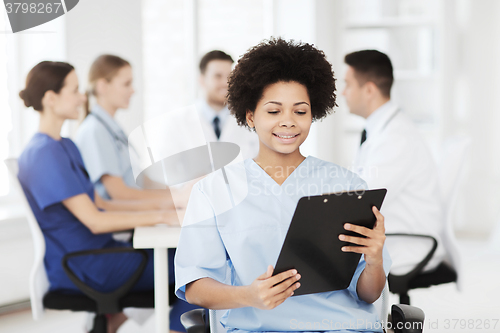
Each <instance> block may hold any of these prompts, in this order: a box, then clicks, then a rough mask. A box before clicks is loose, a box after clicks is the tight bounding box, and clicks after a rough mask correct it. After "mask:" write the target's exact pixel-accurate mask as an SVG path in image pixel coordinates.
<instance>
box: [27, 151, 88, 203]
mask: <svg viewBox="0 0 500 333" xmlns="http://www.w3.org/2000/svg"><path fill="white" fill-rule="evenodd" d="M35 160H36V161H37V164H36V167H34V168H32V169H31V170H29V174H28V179H27V184H29V189H30V191H31V194H32V195H33V198H34V199H35V201H36V203H37V205H38V207H40V209H41V210H44V209H45V208H47V207H48V206H51V205H53V204H56V203H59V202H61V201H63V200H65V199H68V198H71V197H73V196H75V195H78V194H82V193H86V189H85V187H84V185H83V184H82V183H81V181H80V179H79V178H78V175H77V174H76V171H75V170H74V167H73V165H72V163H71V159H70V157H69V155H68V153H67V152H66V151H65V150H64V148H63V147H62V146H61V145H60V144H54V145H50V146H48V147H47V149H42V150H39V151H38V152H37V156H36V157H35ZM74 165H75V167H78V166H77V165H76V163H74Z"/></svg>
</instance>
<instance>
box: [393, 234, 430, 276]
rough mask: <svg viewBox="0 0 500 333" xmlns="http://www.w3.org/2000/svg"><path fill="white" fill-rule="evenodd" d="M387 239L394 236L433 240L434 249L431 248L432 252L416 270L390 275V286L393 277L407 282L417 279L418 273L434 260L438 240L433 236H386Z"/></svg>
mask: <svg viewBox="0 0 500 333" xmlns="http://www.w3.org/2000/svg"><path fill="white" fill-rule="evenodd" d="M386 236H387V237H394V236H397V237H400V236H402V237H410V238H428V239H431V240H432V247H431V250H430V251H429V252H428V253H427V255H426V256H425V258H424V259H423V260H422V261H421V262H419V263H418V265H417V266H415V268H414V269H413V270H411V271H410V272H408V273H406V274H404V275H394V274H389V284H390V280H391V277H396V278H400V279H404V280H405V281H410V280H411V279H412V278H413V277H415V276H416V275H417V274H418V273H420V272H421V271H422V269H423V268H424V267H425V265H427V263H428V262H429V261H430V260H431V259H432V256H433V255H434V252H436V249H437V240H436V238H434V237H432V236H428V235H418V234H399V233H398V234H386Z"/></svg>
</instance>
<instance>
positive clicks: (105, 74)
mask: <svg viewBox="0 0 500 333" xmlns="http://www.w3.org/2000/svg"><path fill="white" fill-rule="evenodd" d="M132 81H133V76H132V67H131V65H130V63H129V62H128V61H126V60H124V59H122V58H120V57H117V56H114V55H109V54H105V55H101V56H99V57H98V58H97V59H96V60H95V61H94V62H93V63H92V65H91V67H90V71H89V77H88V89H87V102H86V111H85V112H86V117H85V119H84V121H83V122H82V124H81V125H80V127H79V129H78V132H77V135H76V138H75V142H76V144H77V146H78V148H80V151H81V153H82V157H83V160H84V162H85V165H86V166H87V169H88V171H89V176H90V179H91V180H92V182H93V183H94V185H95V187H96V189H97V192H98V193H99V194H100V195H101V196H102V197H103V198H108V199H115V200H158V203H159V204H160V205H172V204H173V203H172V199H171V197H170V193H169V191H168V189H165V190H143V189H141V187H140V185H142V184H140V182H139V185H138V184H137V183H136V181H135V179H134V175H133V172H132V165H131V162H130V156H129V147H128V138H127V135H126V134H125V133H124V131H123V130H122V128H121V127H120V125H119V124H118V122H117V121H116V120H115V115H116V112H117V111H118V110H120V109H127V108H128V106H129V103H130V98H131V97H132V95H133V94H134V88H133V87H132ZM94 100H95V102H94ZM92 102H93V103H92Z"/></svg>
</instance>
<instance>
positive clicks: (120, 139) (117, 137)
mask: <svg viewBox="0 0 500 333" xmlns="http://www.w3.org/2000/svg"><path fill="white" fill-rule="evenodd" d="M89 115H92V116H93V117H95V119H97V120H98V121H99V122H100V123H101V124H102V125H103V126H104V128H106V131H108V133H109V134H111V136H112V137H113V139H114V140H115V142H120V143H121V144H117V147H118V150H120V151H121V150H122V148H123V146H125V147H131V148H132V151H133V152H134V154H135V155H137V156H139V154H138V153H137V151H136V150H135V148H134V146H132V145H129V143H128V139H126V138H124V137H123V136H120V135H118V134H117V133H116V132H115V131H113V129H112V128H111V127H110V126H109V125H108V124H107V123H106V121H105V120H104V119H102V117H101V116H99V115H98V114H97V113H94V112H90V113H89Z"/></svg>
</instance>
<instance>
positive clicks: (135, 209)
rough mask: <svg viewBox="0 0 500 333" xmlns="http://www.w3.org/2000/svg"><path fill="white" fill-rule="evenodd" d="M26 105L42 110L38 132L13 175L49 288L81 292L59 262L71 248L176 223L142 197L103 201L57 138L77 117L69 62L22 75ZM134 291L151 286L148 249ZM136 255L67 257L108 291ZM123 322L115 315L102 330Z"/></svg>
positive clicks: (87, 279) (98, 245)
mask: <svg viewBox="0 0 500 333" xmlns="http://www.w3.org/2000/svg"><path fill="white" fill-rule="evenodd" d="M19 96H20V97H21V98H22V99H23V101H24V104H25V105H26V107H33V108H34V109H35V110H36V111H38V112H39V113H40V125H39V131H38V132H37V133H36V134H35V135H34V136H33V137H32V139H31V140H30V142H29V143H28V144H27V146H26V147H25V149H24V151H23V153H22V154H21V156H20V157H19V174H18V178H19V180H20V183H21V185H22V187H23V190H24V193H25V194H26V197H27V199H28V202H29V204H30V206H31V208H32V210H33V213H34V215H35V217H36V219H37V221H38V223H39V225H40V228H41V230H42V233H43V235H44V238H45V242H46V252H45V260H44V263H45V268H46V271H47V277H48V280H49V282H50V290H51V291H52V290H58V291H60V292H67V293H80V291H79V289H78V288H77V287H76V286H75V285H74V284H73V282H72V281H71V280H70V279H69V278H68V276H67V275H66V273H65V272H64V270H63V267H62V264H61V260H62V258H63V257H64V256H65V255H66V254H68V253H70V252H76V251H84V250H93V249H104V248H116V247H131V244H130V243H125V242H118V241H116V240H114V239H113V237H112V232H115V231H121V230H129V229H132V228H134V227H137V226H148V225H154V224H158V223H167V224H174V223H175V224H176V223H177V216H176V212H175V211H174V210H169V211H167V210H158V209H155V208H156V207H154V205H152V204H151V203H148V202H139V201H134V202H128V201H120V202H116V201H108V200H104V199H102V198H101V197H100V196H99V195H98V194H97V193H96V192H95V191H94V185H93V183H92V182H91V181H90V179H89V176H88V173H87V170H86V168H85V165H84V162H83V160H82V157H81V155H80V152H79V150H78V148H77V147H76V145H75V144H74V143H73V141H71V140H70V139H68V138H64V137H61V135H60V131H61V127H62V126H63V123H64V122H65V121H66V120H68V119H77V118H78V116H79V109H80V108H81V106H82V105H83V103H84V102H85V96H84V95H82V94H81V93H80V92H79V89H78V78H77V75H76V73H75V70H74V68H73V66H71V65H70V64H68V63H65V62H52V61H43V62H41V63H39V64H38V65H36V66H35V67H34V68H33V69H32V70H31V71H30V72H29V74H28V76H27V79H26V88H25V89H24V90H23V91H21V92H20V93H19ZM148 257H149V258H148V263H147V266H146V269H145V271H144V273H143V274H142V276H141V277H140V279H139V280H138V282H137V283H136V284H135V286H134V287H133V289H132V290H134V291H139V290H152V289H153V288H154V278H153V276H154V275H153V253H152V252H148ZM140 260H141V259H140V256H139V255H137V254H136V253H132V252H126V253H113V254H107V255H105V256H102V255H101V256H93V257H91V258H87V257H85V258H84V259H82V260H78V261H76V262H72V263H70V264H71V266H72V268H73V270H74V271H75V273H76V274H77V275H78V276H79V277H80V279H82V280H83V282H84V283H86V284H88V285H89V286H91V287H92V288H94V289H97V290H99V291H101V292H111V291H113V290H115V289H116V288H117V287H119V286H120V285H122V284H123V283H124V282H125V280H126V279H127V278H128V277H129V276H130V274H132V272H134V271H135V270H136V268H137V266H138V264H139V262H140ZM125 320H126V316H125V315H124V314H113V315H111V316H110V317H109V320H108V332H116V329H117V328H118V327H119V326H120V325H121V324H122V323H123V322H124V321H125Z"/></svg>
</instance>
